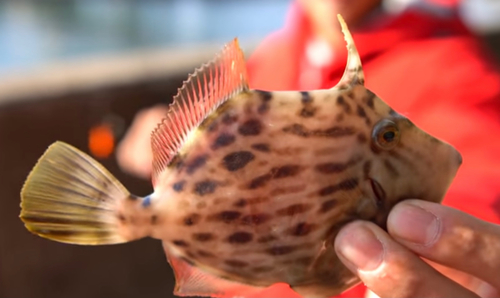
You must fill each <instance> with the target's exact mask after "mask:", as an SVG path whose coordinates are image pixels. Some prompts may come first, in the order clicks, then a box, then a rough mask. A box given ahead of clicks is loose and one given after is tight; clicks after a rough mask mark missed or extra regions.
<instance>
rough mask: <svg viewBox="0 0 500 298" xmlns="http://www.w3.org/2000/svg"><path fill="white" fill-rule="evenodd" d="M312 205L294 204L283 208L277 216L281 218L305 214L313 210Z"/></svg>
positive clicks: (278, 211) (277, 212)
mask: <svg viewBox="0 0 500 298" xmlns="http://www.w3.org/2000/svg"><path fill="white" fill-rule="evenodd" d="M312 207H313V206H312V204H293V205H290V206H288V207H286V208H282V209H279V210H277V211H276V215H279V216H294V215H295V214H299V213H304V212H307V211H309V210H310V209H311V208H312Z"/></svg>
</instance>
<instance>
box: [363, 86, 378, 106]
mask: <svg viewBox="0 0 500 298" xmlns="http://www.w3.org/2000/svg"><path fill="white" fill-rule="evenodd" d="M365 92H366V94H365V97H364V101H365V103H366V105H367V106H368V107H369V108H371V109H375V102H374V100H375V93H373V92H371V91H370V90H368V89H366V90H365Z"/></svg>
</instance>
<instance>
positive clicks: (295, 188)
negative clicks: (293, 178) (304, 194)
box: [269, 184, 307, 196]
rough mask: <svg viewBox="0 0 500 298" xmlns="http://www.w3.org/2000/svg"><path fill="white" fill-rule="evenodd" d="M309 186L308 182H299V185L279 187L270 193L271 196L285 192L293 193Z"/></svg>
mask: <svg viewBox="0 0 500 298" xmlns="http://www.w3.org/2000/svg"><path fill="white" fill-rule="evenodd" d="M306 188H307V185H306V184H299V185H292V186H288V187H278V188H275V189H273V190H271V192H270V193H269V195H271V196H278V195H283V194H291V193H298V192H301V191H303V190H305V189H306Z"/></svg>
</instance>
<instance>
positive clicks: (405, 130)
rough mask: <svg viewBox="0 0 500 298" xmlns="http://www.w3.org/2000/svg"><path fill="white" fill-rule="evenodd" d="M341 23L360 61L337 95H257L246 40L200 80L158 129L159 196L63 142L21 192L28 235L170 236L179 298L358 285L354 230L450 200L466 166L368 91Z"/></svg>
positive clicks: (108, 240) (155, 178) (80, 239)
mask: <svg viewBox="0 0 500 298" xmlns="http://www.w3.org/2000/svg"><path fill="white" fill-rule="evenodd" d="M339 21H340V22H341V27H342V30H343V32H344V35H345V39H346V41H347V49H348V52H349V55H348V60H347V67H346V70H345V73H344V75H343V77H342V79H341V80H340V82H339V84H338V85H337V86H335V87H333V88H332V89H328V90H315V91H302V92H299V91H280V92H269V91H262V90H250V89H249V87H248V79H247V76H246V68H245V60H244V57H243V54H242V51H241V49H240V48H239V46H238V42H237V40H234V41H233V42H232V43H231V44H230V45H229V46H227V47H225V49H224V50H223V51H222V54H221V55H219V56H218V57H217V58H216V59H214V60H213V61H212V62H210V63H208V64H205V65H204V66H202V67H201V68H199V69H197V70H196V71H195V73H194V74H193V75H190V76H189V78H188V80H187V81H186V82H185V83H184V85H183V86H182V88H180V89H179V92H178V94H177V95H176V96H175V97H174V101H173V103H172V105H171V106H170V109H169V112H168V113H167V115H166V117H165V119H164V120H163V121H162V122H161V123H160V124H159V125H158V127H157V128H156V130H155V131H154V132H153V134H152V137H151V145H152V149H153V150H152V151H153V175H152V182H153V186H154V193H153V194H151V195H149V196H146V197H144V198H143V199H139V198H138V197H137V196H134V195H131V194H130V193H129V192H128V191H127V190H126V189H125V187H124V186H122V185H121V184H120V183H119V182H118V181H117V180H116V178H114V177H113V176H112V175H111V174H110V173H108V172H107V171H106V170H105V169H104V167H102V165H100V164H98V163H97V161H95V160H92V159H91V158H90V157H89V156H87V155H85V154H84V153H83V152H81V151H79V150H77V149H76V148H73V147H71V146H70V145H67V144H64V143H61V142H56V143H55V144H53V145H51V147H49V149H48V150H47V151H46V153H45V154H44V155H43V156H42V157H41V158H40V160H39V161H38V163H37V165H36V166H35V168H34V169H33V171H32V173H30V175H29V177H28V178H27V182H26V183H25V185H24V186H23V190H22V192H21V197H22V203H21V206H22V210H21V219H22V220H23V221H24V223H25V225H26V227H27V228H28V230H30V231H32V232H34V233H36V234H38V235H40V236H42V237H45V238H49V239H53V240H56V241H61V242H66V243H74V244H92V245H99V244H114V243H123V242H128V241H132V240H136V239H140V238H143V237H153V238H157V239H161V240H162V241H163V244H164V248H165V252H166V255H167V259H168V261H169V263H170V264H171V265H172V268H173V270H174V274H175V277H176V288H175V290H174V293H175V294H176V295H182V296H186V295H187V296H209V295H211V296H213V295H218V296H221V295H223V296H234V295H232V294H231V295H230V293H234V294H235V295H237V296H242V295H250V296H252V295H253V296H254V294H256V293H255V291H256V290H259V289H262V288H263V287H266V286H270V285H272V284H274V283H287V284H289V285H290V286H291V287H292V288H293V289H294V290H295V291H296V292H298V293H299V294H301V295H303V296H305V297H329V296H333V295H337V294H339V293H340V292H342V291H344V290H345V289H347V288H349V287H351V286H353V285H354V284H355V283H357V282H359V280H358V279H357V278H356V277H355V276H354V275H353V274H352V273H351V272H350V271H349V270H348V269H347V268H346V267H345V266H344V265H343V264H342V262H340V260H339V259H338V258H337V255H336V254H335V251H334V248H333V242H334V239H335V236H336V235H337V233H338V232H339V230H340V229H341V227H342V226H344V225H345V224H346V223H348V222H350V221H353V220H356V219H363V220H369V221H372V222H374V223H376V224H378V225H379V226H381V227H382V228H385V222H386V219H387V216H388V213H389V211H390V210H391V208H392V207H393V206H394V205H395V204H397V203H398V202H400V201H401V200H404V199H409V198H417V199H424V200H428V201H432V202H441V200H442V199H443V196H444V194H445V192H446V190H447V189H448V186H449V185H450V183H451V181H452V179H453V178H454V176H455V174H456V172H457V170H458V168H459V166H460V164H461V158H460V154H459V153H458V152H457V151H456V150H455V149H454V148H453V147H452V146H450V145H449V144H447V143H445V142H442V141H440V140H437V139H435V138H434V137H432V136H430V135H428V134H427V133H425V132H423V131H422V130H420V129H419V128H417V127H416V126H415V125H414V124H413V123H411V122H410V121H409V120H408V119H407V118H406V117H404V116H402V115H400V114H398V113H397V112H395V111H394V110H392V109H391V108H390V107H389V106H388V105H387V104H386V103H384V102H383V101H382V100H381V99H380V98H378V97H377V96H376V95H375V94H374V93H373V92H371V91H370V90H367V89H366V88H365V87H364V74H363V71H362V67H361V61H360V59H359V55H358V53H357V50H356V48H355V46H354V41H353V39H352V36H351V35H350V33H349V31H348V29H347V26H346V24H345V22H344V21H343V19H342V18H341V17H340V16H339ZM235 286H236V287H237V288H236V289H235Z"/></svg>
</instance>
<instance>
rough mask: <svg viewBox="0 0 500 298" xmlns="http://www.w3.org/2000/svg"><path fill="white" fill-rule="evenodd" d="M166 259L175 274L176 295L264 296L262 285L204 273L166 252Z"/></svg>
mask: <svg viewBox="0 0 500 298" xmlns="http://www.w3.org/2000/svg"><path fill="white" fill-rule="evenodd" d="M167 260H168V262H169V263H170V266H172V269H173V271H174V275H175V289H174V295H176V296H181V297H185V296H204V297H264V296H261V295H259V293H260V292H262V291H264V290H265V288H263V287H256V286H252V285H246V284H242V283H239V282H235V281H230V280H226V279H223V278H219V277H216V276H214V275H211V274H209V273H205V272H204V271H202V270H201V269H199V268H197V267H194V266H192V265H190V264H188V263H187V262H186V261H184V260H182V259H180V258H178V257H176V256H174V255H173V254H171V253H168V252H167Z"/></svg>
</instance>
